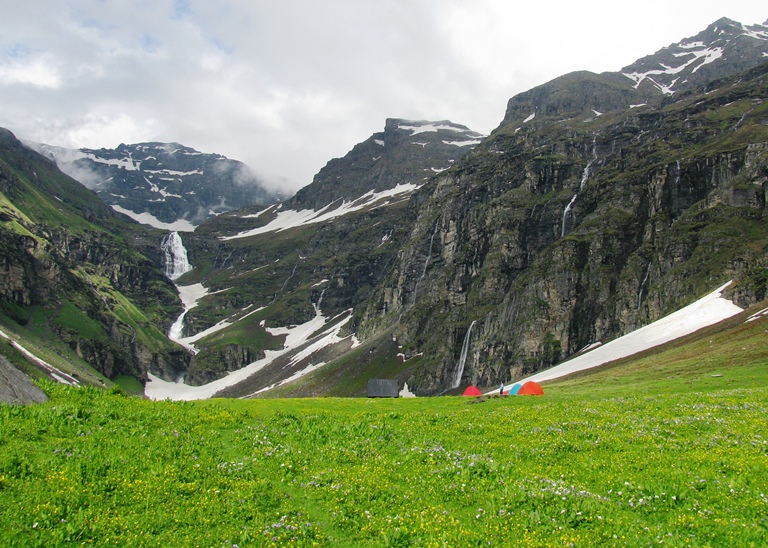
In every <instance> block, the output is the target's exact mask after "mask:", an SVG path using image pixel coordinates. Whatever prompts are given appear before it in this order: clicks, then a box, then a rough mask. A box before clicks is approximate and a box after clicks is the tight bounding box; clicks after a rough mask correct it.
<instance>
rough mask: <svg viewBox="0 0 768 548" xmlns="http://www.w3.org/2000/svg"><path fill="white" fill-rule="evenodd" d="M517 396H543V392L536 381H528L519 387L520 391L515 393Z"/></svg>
mask: <svg viewBox="0 0 768 548" xmlns="http://www.w3.org/2000/svg"><path fill="white" fill-rule="evenodd" d="M517 395H518V396H543V395H544V390H542V388H541V385H540V384H539V383H537V382H536V381H528V382H527V383H525V384H523V386H521V387H520V390H518V391H517Z"/></svg>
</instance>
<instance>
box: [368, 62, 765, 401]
mask: <svg viewBox="0 0 768 548" xmlns="http://www.w3.org/2000/svg"><path fill="white" fill-rule="evenodd" d="M766 72H768V70H767V68H766V66H763V67H762V68H760V69H757V70H754V71H752V72H750V73H748V74H746V75H744V76H743V77H742V78H739V79H734V80H732V81H729V82H727V83H723V84H722V85H721V86H719V88H718V90H717V91H712V90H710V91H709V92H708V93H703V92H701V93H693V92H689V93H688V94H687V95H685V96H679V97H674V98H669V99H666V100H665V101H663V102H661V103H658V104H657V105H654V106H653V107H649V106H645V107H637V108H626V109H622V108H621V103H622V101H623V100H619V101H616V102H613V101H612V100H610V98H609V99H605V98H603V99H602V100H603V101H604V102H605V101H606V100H607V101H608V102H610V103H611V105H610V106H611V108H612V109H613V110H611V111H610V112H608V108H606V105H605V104H602V105H601V106H600V108H602V109H604V110H605V111H606V112H605V113H603V114H602V115H599V116H598V115H597V114H596V113H595V111H598V112H599V110H598V108H589V105H590V102H589V97H590V95H589V94H586V95H580V96H579V98H578V99H577V100H575V101H574V102H573V103H571V105H570V106H569V107H568V108H562V106H561V103H560V102H558V101H555V102H554V103H553V96H554V95H556V94H553V93H544V94H541V95H540V96H538V98H537V97H533V98H532V99H531V98H530V97H528V98H524V100H523V99H517V100H514V101H510V105H511V107H510V109H509V110H508V116H507V119H506V120H505V123H503V124H502V126H501V127H500V128H499V129H498V130H497V131H496V132H494V134H493V135H492V136H491V137H490V138H488V139H487V140H486V141H484V142H483V144H482V145H481V146H480V147H479V148H478V149H477V150H476V151H475V152H474V153H473V154H471V155H470V156H469V157H468V158H467V159H466V160H465V161H464V162H462V163H461V164H460V165H459V166H458V167H457V168H455V169H454V170H452V171H451V172H449V173H448V174H446V175H444V176H443V177H441V178H439V179H438V180H437V181H436V182H434V183H432V184H430V185H429V187H428V188H425V189H423V190H422V197H421V199H420V200H419V203H420V205H419V207H418V215H417V221H416V223H415V226H414V228H413V231H412V233H411V237H410V239H409V241H408V242H407V243H406V245H405V246H404V247H403V248H402V249H401V251H400V254H399V256H398V261H397V264H396V267H395V270H394V271H393V273H392V274H391V275H390V276H389V277H388V278H387V281H386V282H385V283H384V284H383V285H382V287H380V288H379V289H378V291H377V293H376V296H375V298H374V299H373V300H372V301H371V302H370V303H369V306H368V308H367V312H366V314H365V315H364V318H363V319H362V321H361V322H360V325H359V329H360V332H361V335H362V336H365V335H366V334H371V333H374V332H376V331H377V330H378V329H381V328H382V326H385V325H395V327H394V332H395V335H396V337H397V338H398V341H399V342H400V344H402V345H403V346H404V348H406V349H407V351H408V352H410V353H411V354H413V355H415V354H420V353H423V354H424V356H425V358H424V365H423V367H422V368H421V369H420V370H419V371H417V372H415V373H414V377H413V379H412V380H410V381H409V386H413V387H414V388H415V390H416V391H417V393H422V394H428V393H436V392H439V391H441V390H443V389H445V388H446V386H447V385H448V380H449V379H451V378H452V375H453V374H454V373H455V370H456V368H457V367H458V365H457V364H458V361H459V354H460V351H461V347H462V343H463V341H464V338H465V334H466V332H467V330H468V327H469V324H470V323H471V322H472V321H476V322H477V323H476V325H475V326H474V329H473V332H472V342H471V346H470V351H469V353H468V357H467V363H466V367H465V373H464V375H465V378H464V380H465V382H470V381H471V382H474V383H478V384H482V385H492V384H494V383H497V382H498V381H500V380H509V379H512V378H515V377H518V376H521V375H523V374H525V373H530V372H533V371H536V370H539V369H542V368H545V367H548V366H550V365H552V364H554V363H556V362H557V361H559V360H562V359H564V358H566V357H567V356H569V355H571V354H573V353H574V352H577V351H578V350H579V349H581V348H583V347H585V346H587V345H589V344H592V343H596V342H599V341H605V340H607V339H609V338H613V337H615V336H618V335H620V334H623V333H626V332H628V331H630V330H632V329H635V328H637V327H639V326H640V325H643V324H645V323H648V322H649V321H652V320H654V319H656V318H658V317H659V316H661V315H663V314H666V313H668V312H671V311H673V310H674V309H675V308H677V307H679V306H680V305H682V304H686V303H687V302H690V301H691V300H693V299H694V298H696V297H698V296H700V295H701V294H703V293H704V292H706V291H708V290H709V289H711V288H712V287H715V286H716V285H717V284H718V283H720V282H722V281H724V280H727V279H731V278H737V279H739V280H740V282H739V283H738V284H737V285H736V288H735V289H734V294H735V295H737V296H738V299H739V300H740V301H742V302H743V303H749V302H754V301H755V300H758V299H761V298H763V296H764V295H765V281H764V276H765V250H766V244H767V243H768V241H767V240H766V234H768V232H766V229H767V228H768V223H767V222H766V211H765V198H766V196H765V193H766V182H767V181H768V179H767V178H766V175H767V174H768V156H766V146H768V145H767V143H768V130H766V127H768V111H767V110H766V99H767V98H768V97H767V96H766V91H765V90H766V89H768V88H767V87H766V83H768V80H767V79H766ZM584 78H585V80H586V83H585V84H584V85H580V84H579V83H578V81H577V80H578V79H579V76H578V75H572V76H571V77H570V78H569V79H568V80H567V83H568V87H570V88H572V89H579V90H583V89H591V88H592V87H593V85H594V80H595V78H594V75H589V74H587V75H584ZM613 80H614V76H613V75H611V76H610V79H609V82H608V85H610V82H612V81H613ZM603 83H604V84H605V82H603ZM534 95H535V94H534ZM528 101H532V103H531V104H530V105H529V106H530V107H532V108H533V109H535V111H536V112H545V113H547V114H546V115H537V116H535V117H533V116H530V114H529V115H528V117H527V118H526V119H523V120H520V119H519V118H520V117H519V116H518V115H517V114H515V113H516V112H518V113H519V112H521V109H520V108H518V107H517V106H515V105H520V104H524V103H526V102H528ZM546 105H550V106H551V108H550V109H549V110H547V108H544V107H546ZM552 105H554V106H552ZM571 107H573V108H571ZM586 111H592V115H591V116H587V117H585V116H582V114H583V113H584V112H586Z"/></svg>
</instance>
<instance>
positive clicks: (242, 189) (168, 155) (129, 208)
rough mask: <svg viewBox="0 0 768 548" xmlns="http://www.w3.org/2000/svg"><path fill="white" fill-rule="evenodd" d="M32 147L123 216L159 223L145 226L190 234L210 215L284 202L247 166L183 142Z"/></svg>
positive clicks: (37, 145)
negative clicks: (148, 216)
mask: <svg viewBox="0 0 768 548" xmlns="http://www.w3.org/2000/svg"><path fill="white" fill-rule="evenodd" d="M30 145H33V147H34V148H35V149H36V150H38V151H39V152H41V153H42V154H44V155H46V156H48V157H49V158H51V159H53V160H54V161H55V162H56V163H57V165H58V166H59V168H60V169H61V170H62V171H64V172H65V173H67V174H68V175H70V176H72V177H73V178H75V179H77V180H78V181H80V182H81V183H82V184H84V185H85V186H86V187H88V188H90V189H91V190H93V191H95V192H96V193H97V194H98V196H99V197H100V198H101V199H102V200H103V201H104V202H105V203H107V204H110V205H112V206H114V207H116V208H117V209H118V210H119V211H122V212H124V213H126V212H130V213H128V214H129V215H131V216H132V217H134V218H137V217H139V215H140V214H141V213H149V214H151V215H152V216H154V217H155V218H156V221H147V219H146V218H142V222H148V224H153V225H154V226H158V225H159V223H165V224H169V225H175V226H177V227H180V228H181V229H184V230H191V229H192V228H193V227H194V226H197V225H199V224H200V223H202V222H203V221H204V220H205V219H207V218H209V217H210V216H211V215H215V214H218V213H222V212H224V211H230V210H233V209H240V208H243V207H247V206H251V205H264V204H272V203H275V202H277V201H278V200H279V199H280V195H279V194H278V193H275V192H273V191H270V190H268V189H267V188H265V186H264V185H263V183H262V182H261V181H260V180H259V179H258V177H257V176H256V175H254V174H253V173H252V172H251V171H250V170H249V169H248V167H246V166H245V165H244V164H243V163H241V162H238V161H236V160H230V159H228V158H226V157H224V156H221V155H220V154H205V153H202V152H198V151H197V150H195V149H193V148H190V147H186V146H183V145H180V144H178V143H139V144H134V145H125V144H122V145H120V146H118V147H117V148H116V149H106V148H102V149H99V150H92V149H79V150H71V149H65V148H61V147H52V146H49V145H43V144H36V143H30ZM158 221H159V223H158ZM180 221H182V222H181V223H180ZM158 228H160V226H158Z"/></svg>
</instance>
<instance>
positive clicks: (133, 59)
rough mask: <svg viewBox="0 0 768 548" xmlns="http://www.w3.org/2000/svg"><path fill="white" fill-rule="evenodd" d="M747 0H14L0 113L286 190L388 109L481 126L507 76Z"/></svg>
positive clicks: (48, 130)
mask: <svg viewBox="0 0 768 548" xmlns="http://www.w3.org/2000/svg"><path fill="white" fill-rule="evenodd" d="M9 2H10V0H0V4H3V3H9ZM754 4H755V3H754V2H746V1H745V2H740V1H738V0H735V1H732V2H729V3H728V5H727V6H723V5H722V2H719V1H717V2H715V1H710V0H699V1H697V2H695V3H694V2H692V1H691V2H688V1H684V2H676V3H669V2H664V3H662V2H661V1H659V0H649V1H648V2H646V3H645V4H644V7H643V9H642V10H633V11H631V12H629V11H627V10H617V9H616V8H615V3H608V2H604V1H600V2H599V1H589V2H579V3H574V2H562V3H552V2H538V3H528V4H524V5H521V4H520V3H513V2H508V1H506V0H476V1H473V2H464V1H462V0H391V1H388V2H364V1H363V2H361V1H359V0H325V1H324V2H316V1H313V0H284V1H282V2H268V1H265V0H262V1H253V0H188V1H183V0H158V1H154V0H153V1H150V0H132V1H128V0H113V1H110V2H101V1H98V0H63V1H61V2H52V3H48V5H46V9H43V10H41V9H40V8H39V5H38V4H37V3H35V2H14V3H13V6H12V8H11V7H10V6H8V8H7V9H5V10H3V14H4V15H3V18H2V19H0V105H2V106H1V107H0V126H3V127H7V128H9V129H11V130H12V131H14V132H15V133H16V134H17V135H18V136H19V137H22V138H26V139H30V140H35V141H42V142H47V143H49V144H53V145H61V146H85V147H91V148H98V147H102V146H105V147H114V146H117V145H118V144H119V143H120V142H126V143H129V142H138V141H141V140H152V141H175V142H179V143H183V144H185V145H188V146H192V147H194V148H197V149H198V150H202V151H205V152H218V153H220V154H224V155H226V156H228V157H230V158H233V159H238V160H241V161H243V162H245V163H247V164H248V165H249V166H250V168H251V169H252V170H253V171H254V172H255V173H257V174H259V175H260V176H262V177H264V178H266V179H267V180H271V181H288V182H287V183H286V184H287V185H288V186H289V192H290V191H294V190H296V189H297V188H298V187H300V186H303V185H305V184H308V183H309V182H311V180H312V176H313V175H314V174H315V173H316V172H317V171H318V170H319V169H320V168H322V167H323V165H325V163H326V162H327V161H328V160H330V159H331V158H334V157H339V156H342V155H344V154H345V153H346V152H347V151H348V150H349V149H350V148H351V147H352V146H354V145H355V144H356V143H358V142H360V141H363V140H365V139H366V138H368V137H369V136H370V135H371V133H374V132H376V131H381V130H382V129H383V127H384V120H385V118H387V117H397V118H412V119H431V120H443V119H450V120H452V121H454V122H458V123H461V124H465V125H467V126H469V127H470V128H472V129H473V130H476V131H478V132H481V133H489V132H490V131H491V130H492V129H493V128H494V127H496V125H498V123H499V122H500V121H501V119H502V117H503V115H504V109H505V107H506V102H507V100H508V99H509V98H510V97H511V96H513V95H514V94H516V93H519V92H522V91H525V90H527V89H529V88H531V87H533V86H535V85H539V84H541V83H544V82H546V81H547V80H549V79H552V78H554V77H556V76H559V75H561V74H563V73H566V72H570V71H573V70H582V69H585V70H592V71H594V72H601V71H606V70H616V71H618V70H619V69H621V68H622V67H623V66H626V65H628V64H630V63H632V62H633V61H634V60H636V59H637V58H639V57H642V56H644V55H646V54H649V53H653V52H655V51H657V50H658V49H661V48H662V47H664V46H666V45H669V44H670V43H672V42H675V41H678V40H680V39H682V38H685V37H688V36H692V35H694V34H696V33H698V32H699V31H700V30H703V29H704V28H705V27H706V26H707V25H708V24H710V23H712V22H714V21H715V20H716V19H718V18H720V17H722V16H727V17H731V18H733V19H736V20H739V21H741V22H743V23H746V24H752V23H757V22H762V20H764V18H765V17H766V15H768V13H766V12H765V10H764V9H762V7H761V6H755V5H754ZM659 13H664V17H659V15H658V14H659Z"/></svg>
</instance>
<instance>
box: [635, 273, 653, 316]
mask: <svg viewBox="0 0 768 548" xmlns="http://www.w3.org/2000/svg"><path fill="white" fill-rule="evenodd" d="M650 273H651V263H648V267H647V268H646V269H645V277H644V278H643V281H642V282H640V288H639V289H638V291H637V309H638V310H640V305H641V304H642V302H643V288H644V287H645V282H647V281H648V276H649V275H650Z"/></svg>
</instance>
